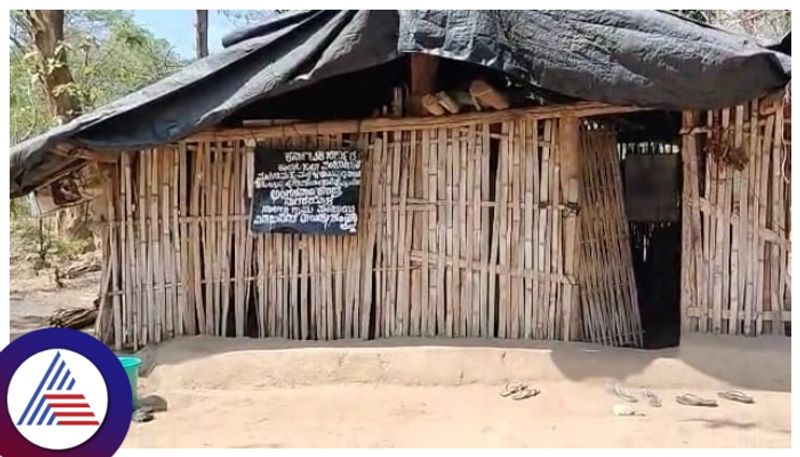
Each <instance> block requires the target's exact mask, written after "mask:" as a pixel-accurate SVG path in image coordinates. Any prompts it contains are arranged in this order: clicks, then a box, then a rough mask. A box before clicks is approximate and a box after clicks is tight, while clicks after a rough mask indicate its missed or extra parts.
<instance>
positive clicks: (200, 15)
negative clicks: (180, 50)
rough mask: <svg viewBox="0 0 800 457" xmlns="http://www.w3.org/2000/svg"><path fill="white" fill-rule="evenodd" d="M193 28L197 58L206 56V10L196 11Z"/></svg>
mask: <svg viewBox="0 0 800 457" xmlns="http://www.w3.org/2000/svg"><path fill="white" fill-rule="evenodd" d="M194 27H195V32H196V33H195V49H196V50H197V58H198V59H202V58H203V57H206V56H208V10H197V22H195V24H194Z"/></svg>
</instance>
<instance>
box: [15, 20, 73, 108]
mask: <svg viewBox="0 0 800 457" xmlns="http://www.w3.org/2000/svg"><path fill="white" fill-rule="evenodd" d="M25 17H26V19H27V27H28V34H29V35H30V37H31V41H32V43H33V44H34V46H35V47H34V51H33V59H34V62H35V63H34V65H35V66H36V75H37V76H38V77H39V80H40V82H41V83H42V87H43V88H44V91H45V94H46V96H47V101H48V102H49V104H50V109H51V112H52V113H53V114H54V115H55V116H56V118H58V120H59V121H60V122H61V123H64V122H67V121H69V120H70V119H72V118H74V117H76V116H79V115H80V114H81V104H80V101H79V100H78V98H77V97H76V96H75V93H74V86H75V82H74V80H73V79H72V73H70V70H69V65H68V62H67V54H68V53H67V47H66V44H65V42H64V11H63V10H26V11H25Z"/></svg>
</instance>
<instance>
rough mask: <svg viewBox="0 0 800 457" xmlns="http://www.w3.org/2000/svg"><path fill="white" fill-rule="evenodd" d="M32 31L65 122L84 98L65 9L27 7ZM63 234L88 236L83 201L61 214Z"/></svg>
mask: <svg viewBox="0 0 800 457" xmlns="http://www.w3.org/2000/svg"><path fill="white" fill-rule="evenodd" d="M25 17H26V18H27V22H28V23H27V28H28V33H29V35H30V37H31V42H32V43H33V45H34V46H35V48H36V49H35V51H36V57H37V59H38V61H37V70H38V77H39V80H40V81H41V82H42V88H43V89H44V92H45V94H46V95H47V102H48V104H49V105H50V111H51V112H52V114H53V115H54V116H56V117H57V118H58V120H59V122H60V123H62V124H64V123H66V122H69V121H70V120H72V119H73V118H75V117H77V116H80V115H81V112H82V107H81V100H80V98H78V96H77V95H76V94H75V91H74V90H73V89H74V85H75V81H74V79H73V78H72V73H71V72H70V69H69V64H68V62H67V48H66V47H64V11H63V10H25ZM56 217H58V227H59V230H58V232H59V234H60V235H62V236H68V237H70V238H73V239H75V238H81V237H85V236H87V228H86V206H85V204H79V205H76V206H73V207H70V208H66V209H64V210H63V211H59V213H58V215H57V216H56Z"/></svg>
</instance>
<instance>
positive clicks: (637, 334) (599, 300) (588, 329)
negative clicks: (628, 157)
mask: <svg viewBox="0 0 800 457" xmlns="http://www.w3.org/2000/svg"><path fill="white" fill-rule="evenodd" d="M581 141H582V147H581V161H580V163H581V168H582V173H581V176H582V178H583V182H582V183H581V186H580V188H581V199H580V201H581V217H580V222H581V235H580V237H579V240H580V246H581V256H580V260H579V268H578V272H579V275H578V277H579V280H580V286H581V297H580V299H581V306H582V319H583V323H584V336H585V338H586V339H587V340H589V341H596V342H600V343H605V344H612V345H617V346H640V345H641V344H642V327H641V320H640V316H639V301H638V298H637V291H636V280H635V278H634V271H633V259H632V258H631V257H632V256H631V248H630V234H629V232H628V231H629V228H628V219H627V217H626V215H625V204H624V201H623V198H624V197H623V194H622V176H621V172H620V165H619V156H618V152H617V135H616V134H615V132H614V131H613V130H611V129H609V128H607V127H604V126H601V125H592V126H584V130H583V132H582V134H581Z"/></svg>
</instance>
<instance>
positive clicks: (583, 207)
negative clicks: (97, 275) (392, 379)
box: [11, 11, 791, 349]
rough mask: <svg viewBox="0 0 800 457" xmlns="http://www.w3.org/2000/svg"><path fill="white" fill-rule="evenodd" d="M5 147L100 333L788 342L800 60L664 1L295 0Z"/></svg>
mask: <svg viewBox="0 0 800 457" xmlns="http://www.w3.org/2000/svg"><path fill="white" fill-rule="evenodd" d="M224 45H225V48H224V49H223V50H222V51H220V52H218V53H216V54H212V55H211V56H209V57H207V58H205V59H203V60H201V61H199V62H196V63H195V64H193V65H191V66H189V67H188V68H186V69H184V70H182V71H181V72H179V73H177V74H175V75H173V76H171V77H169V78H167V79H165V80H162V81H159V82H157V83H155V84H154V85H152V86H150V87H147V88H144V89H142V90H141V91H139V92H137V93H134V94H131V95H129V96H127V97H125V98H123V99H121V100H119V101H117V102H114V103H112V104H111V105H109V106H107V107H103V108H101V109H100V110H98V111H96V112H93V113H89V114H86V115H84V116H82V117H80V118H78V119H76V120H74V121H72V122H70V123H69V124H66V125H63V126H59V127H57V128H55V129H53V130H52V131H50V132H47V133H45V134H44V135H42V136H40V137H36V138H33V139H31V140H28V141H26V142H24V143H22V144H19V145H17V146H15V147H14V148H13V151H12V152H13V154H12V157H11V179H12V182H11V195H12V197H18V196H23V195H26V194H30V195H33V196H34V199H35V201H36V202H37V205H38V206H39V207H41V208H43V209H44V210H47V209H49V208H58V207H63V206H67V205H70V204H75V203H78V202H81V201H85V200H87V199H91V201H92V208H93V213H92V214H93V217H94V218H95V219H96V221H97V222H98V223H100V224H102V226H103V227H104V234H105V238H104V241H103V250H104V259H105V261H104V267H103V273H102V283H101V291H100V302H101V306H100V318H99V319H98V334H99V335H100V337H101V338H102V339H103V340H105V341H106V342H107V343H109V344H110V345H112V346H113V347H115V348H117V349H119V348H134V349H136V348H140V347H142V346H144V345H148V344H151V343H157V342H160V341H163V340H166V339H169V338H174V337H177V336H180V335H196V334H204V335H221V336H237V337H242V336H249V337H279V338H292V339H316V340H333V339H346V338H356V339H371V338H388V337H394V336H419V337H451V338H462V337H469V338H506V339H551V340H565V341H594V342H600V343H603V344H609V345H619V346H634V347H641V346H646V347H659V346H665V345H674V344H678V342H679V340H678V338H679V335H680V333H681V332H683V333H687V332H712V333H728V334H741V335H747V336H757V335H762V334H765V333H771V334H781V335H784V334H785V335H790V333H791V327H790V321H791V305H790V303H791V301H790V280H789V255H790V245H789V231H790V224H789V221H790V217H789V208H790V192H789V182H790V166H791V155H790V137H789V132H790V114H789V113H790V110H789V106H790V103H789V101H790V98H789V89H788V83H789V78H790V58H789V56H788V55H786V54H785V53H784V52H782V51H781V50H780V49H769V48H767V47H761V46H759V45H758V44H756V43H755V42H754V41H753V40H751V39H748V38H746V37H742V36H738V35H734V34H732V33H729V32H726V31H723V30H718V29H714V28H712V27H708V26H701V25H698V24H696V23H694V22H692V21H689V20H687V19H684V18H682V17H679V16H675V15H672V14H670V13H663V12H632V11H626V12H618V11H591V12H579V11H572V12H564V11H561V12H548V11H526V12H503V13H500V12H491V11H482V12H477V11H447V12H443V11H402V12H398V11H306V12H298V13H291V14H288V15H284V16H281V17H278V18H276V19H274V20H271V21H269V22H266V23H264V24H260V25H257V26H255V27H252V28H249V29H246V30H242V31H238V32H236V33H234V34H232V35H231V36H228V37H226V38H225V40H224Z"/></svg>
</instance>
